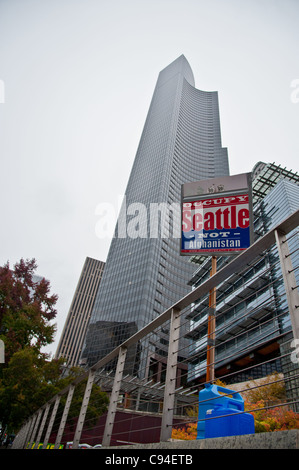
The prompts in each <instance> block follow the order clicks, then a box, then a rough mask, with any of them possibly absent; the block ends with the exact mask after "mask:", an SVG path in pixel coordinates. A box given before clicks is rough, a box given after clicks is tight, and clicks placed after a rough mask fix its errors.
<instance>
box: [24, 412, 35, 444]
mask: <svg viewBox="0 0 299 470" xmlns="http://www.w3.org/2000/svg"><path fill="white" fill-rule="evenodd" d="M34 419H35V417H34V415H33V416H32V417H31V418H30V419H29V421H28V423H27V425H26V430H25V433H24V444H23V448H24V449H27V444H28V442H29V439H30V435H31V433H32V429H33V426H34Z"/></svg>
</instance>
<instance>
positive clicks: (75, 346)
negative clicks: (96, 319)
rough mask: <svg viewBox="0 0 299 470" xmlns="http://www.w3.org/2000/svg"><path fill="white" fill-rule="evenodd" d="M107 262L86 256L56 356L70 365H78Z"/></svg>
mask: <svg viewBox="0 0 299 470" xmlns="http://www.w3.org/2000/svg"><path fill="white" fill-rule="evenodd" d="M104 267H105V263H104V262H103V261H98V260H97V259H93V258H88V257H87V258H86V260H85V262H84V266H83V268H82V271H81V275H80V278H79V281H78V284H77V287H76V291H75V293H74V297H73V299H72V303H71V306H70V309H69V312H68V316H67V319H66V321H65V325H64V328H63V331H62V334H61V338H60V341H59V344H58V347H57V351H56V355H55V357H56V358H57V359H58V358H60V357H64V358H65V360H66V364H67V366H68V367H72V366H78V365H79V358H80V354H81V352H82V345H83V342H84V338H85V335H86V330H87V326H88V324H89V320H90V315H91V312H92V308H93V305H94V301H95V297H96V293H97V291H98V288H99V285H100V282H101V279H102V276H103V272H104Z"/></svg>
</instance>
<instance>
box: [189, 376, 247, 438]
mask: <svg viewBox="0 0 299 470" xmlns="http://www.w3.org/2000/svg"><path fill="white" fill-rule="evenodd" d="M220 392H222V393H225V394H227V395H231V396H225V395H222V394H221V393H220ZM217 405H218V406H223V407H224V408H229V407H230V408H232V409H233V410H235V411H238V410H239V411H244V400H243V398H242V396H241V395H240V393H238V392H235V391H234V390H230V389H228V388H225V387H221V386H220V385H216V384H205V388H204V389H203V390H201V391H200V392H199V396H198V422H197V437H196V439H205V437H206V433H205V428H206V421H205V419H206V413H207V411H208V410H212V409H214V408H217ZM213 421H217V420H213Z"/></svg>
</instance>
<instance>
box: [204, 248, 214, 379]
mask: <svg viewBox="0 0 299 470" xmlns="http://www.w3.org/2000/svg"><path fill="white" fill-rule="evenodd" d="M216 271H217V258H216V256H212V269H211V272H210V276H211V277H212V276H213V275H214V274H216ZM215 329H216V287H213V289H211V290H210V294H209V316H208V340H207V372H206V382H213V381H214V379H215Z"/></svg>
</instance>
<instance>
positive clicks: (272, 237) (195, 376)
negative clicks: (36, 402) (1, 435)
mask: <svg viewBox="0 0 299 470" xmlns="http://www.w3.org/2000/svg"><path fill="white" fill-rule="evenodd" d="M298 222H299V211H297V212H295V213H293V214H292V215H291V216H290V217H288V218H287V219H285V220H284V221H283V222H282V223H280V224H279V225H277V226H276V227H275V228H273V229H271V230H270V231H269V232H268V233H267V234H266V235H264V236H263V237H261V238H260V239H258V240H257V241H256V242H255V243H254V244H253V245H252V246H251V247H250V248H249V249H247V250H246V251H244V252H242V253H241V254H240V255H239V256H237V257H235V258H232V259H230V262H228V263H227V262H223V266H222V267H221V269H218V270H217V272H216V273H215V274H213V275H212V276H210V277H207V279H206V280H205V281H203V282H201V283H200V285H199V286H197V287H195V288H194V289H193V290H192V291H191V292H190V293H189V294H187V295H186V296H185V297H183V298H181V299H180V300H179V301H178V302H177V303H176V304H174V305H173V306H172V307H170V308H168V309H167V310H165V311H164V312H163V313H162V314H161V315H160V316H158V317H157V318H156V319H154V320H153V321H152V322H151V323H149V324H148V325H146V326H145V327H144V328H143V329H141V330H139V331H138V332H137V333H135V334H134V335H132V336H131V337H130V338H128V339H127V340H126V341H124V342H123V343H122V344H121V345H120V346H118V347H117V348H115V349H114V350H113V351H112V352H110V354H108V355H107V356H106V357H104V358H102V359H101V360H99V361H98V362H97V363H96V364H95V365H94V366H92V367H91V368H90V369H89V370H87V371H86V372H85V373H84V374H82V375H81V376H80V377H78V378H76V379H75V380H74V381H73V382H72V383H71V384H70V385H69V386H68V387H66V388H65V389H64V390H62V391H61V392H59V393H58V394H57V395H56V396H54V397H53V398H52V399H51V400H50V401H48V402H47V403H45V405H44V406H43V407H41V408H40V409H39V410H37V411H36V413H35V414H34V415H33V416H32V417H31V418H30V419H28V421H27V422H26V423H24V425H23V426H22V428H21V429H20V431H19V433H18V434H17V436H16V438H15V440H14V443H13V448H27V447H28V448H32V447H33V445H34V443H37V444H36V445H34V448H38V447H39V448H48V447H50V444H51V445H52V447H53V446H54V448H56V449H57V448H59V447H61V446H63V447H66V446H67V442H68V441H72V448H73V449H76V448H78V447H79V445H80V443H82V442H84V443H87V444H90V445H95V444H102V445H103V446H111V445H121V444H125V443H127V444H128V443H136V442H149V441H151V442H158V441H167V440H169V439H170V438H171V435H172V429H173V427H174V426H184V425H187V424H188V423H191V422H192V423H194V422H197V421H198V418H197V416H196V407H197V405H198V391H199V389H200V388H201V387H203V385H204V384H205V382H206V377H205V372H206V369H207V362H206V358H207V354H206V353H207V345H208V346H209V348H212V349H214V351H215V354H213V355H212V356H211V357H212V358H213V361H212V362H211V363H210V364H209V367H211V368H212V369H213V371H214V372H215V377H216V378H217V379H221V380H222V381H224V382H225V383H229V384H232V383H235V382H242V378H245V379H246V378H248V377H250V376H253V377H254V371H258V374H259V375H263V374H262V373H263V372H264V375H266V374H267V372H273V371H274V370H277V369H279V370H278V372H282V373H281V374H280V375H278V376H275V378H273V382H276V383H280V382H283V383H284V384H285V388H286V398H285V400H284V401H283V402H281V403H280V404H279V406H287V407H288V408H292V409H294V410H298V403H299V367H298V362H299V361H298V358H297V355H296V352H297V350H298V343H299V314H298V308H299V295H298V288H297V284H298V281H297V280H296V277H297V278H299V274H298V268H299V250H298V248H299V243H298V233H297V232H296V231H295V229H296V227H297V226H298ZM200 270H203V267H202V266H201V267H199V268H198V271H200ZM199 274H200V272H199ZM213 288H216V292H217V305H211V304H210V305H209V294H210V292H211V291H212V290H213ZM215 312H216V330H215V335H214V336H213V337H212V336H211V332H210V330H209V328H208V323H209V321H211V318H214V315H215ZM208 335H210V337H208ZM292 341H293V342H292ZM294 348H295V349H294ZM296 348H297V349H296ZM298 356H299V354H298ZM93 384H97V385H100V387H101V389H102V390H106V391H107V392H109V395H110V401H109V407H108V411H107V412H106V413H105V414H104V415H103V416H101V418H99V419H96V418H95V417H94V416H93V415H92V414H91V413H90V410H89V408H88V405H89V401H90V397H91V393H92V390H93ZM231 387H232V388H233V385H232V386H231ZM255 387H260V385H259V384H257V385H255ZM246 390H247V388H246V387H245V388H243V389H242V386H241V389H240V386H239V388H238V391H239V392H241V393H242V392H245V391H246ZM78 391H79V393H82V395H81V396H83V399H82V404H81V408H80V412H79V415H78V416H77V417H74V410H75V406H74V399H73V398H74V396H75V394H76V393H78ZM99 404H100V402H99ZM265 406H266V407H267V408H269V409H271V407H272V408H273V407H274V406H277V404H275V405H274V404H271V403H267V404H266V405H265ZM92 407H93V408H97V403H96V402H94V401H93V402H92ZM192 408H193V409H194V412H193V415H192V413H190V410H192ZM260 408H261V407H260ZM190 414H191V416H190ZM39 443H41V444H40V445H39Z"/></svg>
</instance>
